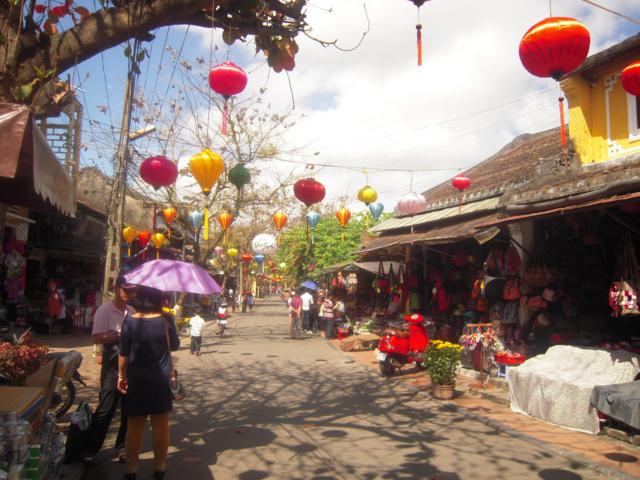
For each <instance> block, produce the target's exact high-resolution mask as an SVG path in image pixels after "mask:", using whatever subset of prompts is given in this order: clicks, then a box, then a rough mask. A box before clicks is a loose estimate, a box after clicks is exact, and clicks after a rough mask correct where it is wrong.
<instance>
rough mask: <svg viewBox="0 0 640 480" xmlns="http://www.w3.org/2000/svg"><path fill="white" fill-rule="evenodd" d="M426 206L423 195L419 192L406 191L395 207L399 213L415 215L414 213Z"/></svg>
mask: <svg viewBox="0 0 640 480" xmlns="http://www.w3.org/2000/svg"><path fill="white" fill-rule="evenodd" d="M426 208H427V200H426V199H425V198H424V195H422V194H420V193H415V192H411V193H407V194H406V195H404V196H403V197H402V198H401V199H400V201H399V202H398V205H397V206H396V209H397V211H398V213H399V214H400V215H415V214H416V213H420V212H423V211H424V210H425V209H426Z"/></svg>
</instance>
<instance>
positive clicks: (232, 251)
mask: <svg viewBox="0 0 640 480" xmlns="http://www.w3.org/2000/svg"><path fill="white" fill-rule="evenodd" d="M227 255H229V256H230V257H231V258H233V257H237V256H238V249H237V248H230V249H229V250H227Z"/></svg>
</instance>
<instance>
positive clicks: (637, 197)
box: [481, 192, 640, 227]
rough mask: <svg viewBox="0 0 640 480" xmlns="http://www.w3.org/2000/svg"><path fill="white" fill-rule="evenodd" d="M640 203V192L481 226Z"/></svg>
mask: <svg viewBox="0 0 640 480" xmlns="http://www.w3.org/2000/svg"><path fill="white" fill-rule="evenodd" d="M637 201H640V192H634V193H627V194H623V195H611V196H609V197H606V198H601V199H598V200H590V201H588V202H583V203H579V204H575V205H568V206H563V207H558V208H550V209H548V210H540V211H537V212H532V213H523V214H521V215H511V216H509V217H504V218H496V219H495V220H493V221H489V222H486V223H484V224H483V225H481V227H492V226H498V225H505V224H508V223H518V222H524V221H527V220H537V219H541V218H549V217H556V216H560V215H566V214H572V213H578V212H582V211H587V210H594V209H597V208H603V207H615V206H616V205H622V204H624V203H629V202H637Z"/></svg>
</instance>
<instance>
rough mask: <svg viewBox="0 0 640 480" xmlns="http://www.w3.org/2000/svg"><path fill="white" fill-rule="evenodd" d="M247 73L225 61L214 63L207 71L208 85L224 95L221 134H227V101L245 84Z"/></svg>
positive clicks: (240, 90) (241, 89) (242, 88)
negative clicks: (218, 63)
mask: <svg viewBox="0 0 640 480" xmlns="http://www.w3.org/2000/svg"><path fill="white" fill-rule="evenodd" d="M247 80H248V79H247V74H246V73H245V71H244V70H243V69H242V68H240V67H239V66H238V65H236V64H235V63H233V62H229V61H226V62H224V63H221V64H220V65H216V66H215V67H213V68H212V69H211V71H210V72H209V86H210V87H211V89H212V90H213V91H214V92H216V93H219V94H220V95H222V96H223V97H224V111H223V116H222V128H221V131H222V134H223V135H226V134H227V119H228V116H229V113H228V109H227V101H228V100H229V97H231V95H237V94H239V93H240V92H242V91H243V90H244V88H245V87H246V86H247Z"/></svg>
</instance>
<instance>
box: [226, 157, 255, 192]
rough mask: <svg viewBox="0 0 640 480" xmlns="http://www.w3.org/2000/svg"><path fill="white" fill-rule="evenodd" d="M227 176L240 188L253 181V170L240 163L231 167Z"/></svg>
mask: <svg viewBox="0 0 640 480" xmlns="http://www.w3.org/2000/svg"><path fill="white" fill-rule="evenodd" d="M227 178H228V179H229V183H231V184H232V185H234V186H235V187H236V188H237V189H238V190H240V189H241V188H242V187H244V186H245V185H246V184H248V183H249V182H250V181H251V172H250V171H249V170H248V169H247V167H245V166H244V164H243V163H238V164H237V165H235V166H234V167H232V168H230V169H229V171H228V172H227Z"/></svg>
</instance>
